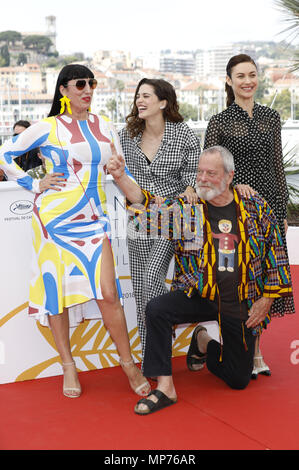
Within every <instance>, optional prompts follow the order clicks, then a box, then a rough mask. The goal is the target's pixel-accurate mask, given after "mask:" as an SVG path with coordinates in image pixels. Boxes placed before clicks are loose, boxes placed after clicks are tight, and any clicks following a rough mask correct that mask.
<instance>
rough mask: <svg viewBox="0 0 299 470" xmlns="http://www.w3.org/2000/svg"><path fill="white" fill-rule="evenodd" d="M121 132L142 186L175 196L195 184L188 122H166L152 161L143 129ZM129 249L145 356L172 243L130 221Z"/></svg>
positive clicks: (195, 142)
mask: <svg viewBox="0 0 299 470" xmlns="http://www.w3.org/2000/svg"><path fill="white" fill-rule="evenodd" d="M119 134H120V142H121V146H122V149H123V154H124V157H125V160H126V165H127V167H128V169H129V171H130V172H131V174H132V175H133V176H134V178H135V179H136V181H137V183H138V184H139V185H140V186H141V187H142V188H143V189H146V190H147V191H150V192H151V193H153V194H154V195H155V196H162V197H169V198H174V197H177V196H178V195H179V194H181V193H183V192H184V191H185V189H186V188H187V186H192V187H195V182H196V173H197V166H198V160H199V155H200V151H201V149H200V141H199V139H198V137H197V136H196V135H195V134H194V132H193V131H192V130H191V129H190V128H189V127H188V125H187V124H186V123H184V122H179V123H173V122H169V121H166V122H165V130H164V135H163V138H162V141H161V145H160V147H159V149H158V151H157V153H156V155H155V157H154V159H153V160H152V161H151V162H150V161H149V160H148V159H147V157H146V155H145V154H144V153H143V152H142V150H141V147H140V143H141V138H142V133H140V134H139V135H138V136H136V137H134V138H130V136H129V134H128V132H127V130H126V128H124V129H122V130H121V131H120V133H119ZM128 252H129V262H130V271H131V279H132V285H133V290H134V296H135V301H136V310H137V325H138V332H139V336H140V341H141V348H142V356H143V353H144V348H145V336H146V328H145V308H146V305H147V303H148V301H149V300H151V299H152V298H154V297H157V296H159V295H162V294H165V293H166V292H167V289H166V287H165V278H166V275H167V271H168V268H169V263H170V261H171V259H172V257H173V245H172V242H171V241H169V240H167V239H165V238H149V237H148V236H147V235H145V234H143V233H139V232H137V230H136V226H135V224H134V223H133V222H132V221H131V222H130V223H129V224H128Z"/></svg>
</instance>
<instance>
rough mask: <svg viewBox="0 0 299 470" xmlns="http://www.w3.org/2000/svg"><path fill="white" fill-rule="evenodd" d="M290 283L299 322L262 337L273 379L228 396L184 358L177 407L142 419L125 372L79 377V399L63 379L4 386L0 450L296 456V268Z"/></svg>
mask: <svg viewBox="0 0 299 470" xmlns="http://www.w3.org/2000/svg"><path fill="white" fill-rule="evenodd" d="M292 275H293V285H294V290H295V302H296V311H297V314H296V315H293V316H288V317H285V318H283V319H274V320H273V321H272V325H271V327H270V328H269V330H268V331H266V332H265V333H264V335H263V337H262V351H263V353H264V356H265V359H266V362H267V363H268V364H269V365H270V367H271V370H272V376H271V377H263V376H260V377H259V378H258V380H256V381H251V383H250V384H249V386H248V387H247V388H246V389H245V390H242V391H236V390H231V389H229V388H228V387H227V386H226V385H225V384H223V383H222V382H221V381H220V380H219V379H217V378H216V377H214V376H212V375H211V374H210V373H209V372H208V371H207V370H206V369H204V370H203V371H201V372H199V373H191V372H189V371H188V370H187V368H186V366H185V357H179V358H176V359H174V360H173V367H174V379H175V384H176V388H177V392H178V403H177V404H176V405H174V406H171V407H170V408H168V409H165V410H163V411H161V412H158V413H155V414H153V415H150V416H144V417H142V416H137V415H135V414H134V412H133V408H134V405H135V403H136V401H137V398H136V396H135V395H134V393H133V392H131V391H130V389H129V388H128V385H127V381H126V378H125V376H124V375H123V373H122V371H121V369H120V367H115V368H111V369H103V370H98V371H92V372H84V373H81V374H80V381H81V384H82V387H83V392H84V393H83V394H82V396H81V398H79V399H67V398H65V397H64V396H63V395H62V393H61V384H62V378H61V377H52V378H47V379H39V380H35V381H27V382H19V383H13V384H6V385H1V386H0V397H1V400H0V416H1V429H0V449H2V450H3V449H5V450H13V449H44V450H46V449H56V450H59V449H86V450H87V449H109V450H121V449H126V450H132V449H151V450H163V449H164V450H165V449H167V450H173V449H184V450H190V449H191V450H195V449H206V450H211V449H219V450H221V449H227V450H230V449H235V450H237V449H243V450H262V449H273V450H274V449H281V450H283V449H289V450H293V449H299V433H298V422H299V404H298V391H299V317H298V312H299V289H298V287H297V286H298V285H299V266H296V267H292ZM296 341H297V345H296V344H295V342H296ZM292 343H293V346H295V349H292ZM296 351H298V353H296ZM292 354H293V356H291V355H292ZM291 359H292V360H293V363H292V361H291ZM297 363H298V364H297Z"/></svg>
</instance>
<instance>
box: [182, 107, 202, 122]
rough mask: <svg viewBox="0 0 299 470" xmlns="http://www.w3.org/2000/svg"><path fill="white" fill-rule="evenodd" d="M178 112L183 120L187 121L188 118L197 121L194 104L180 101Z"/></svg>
mask: <svg viewBox="0 0 299 470" xmlns="http://www.w3.org/2000/svg"><path fill="white" fill-rule="evenodd" d="M179 112H180V114H181V115H182V116H183V118H184V120H185V121H188V120H189V119H191V120H192V121H197V115H198V111H197V107H196V106H192V105H191V104H189V103H180V108H179Z"/></svg>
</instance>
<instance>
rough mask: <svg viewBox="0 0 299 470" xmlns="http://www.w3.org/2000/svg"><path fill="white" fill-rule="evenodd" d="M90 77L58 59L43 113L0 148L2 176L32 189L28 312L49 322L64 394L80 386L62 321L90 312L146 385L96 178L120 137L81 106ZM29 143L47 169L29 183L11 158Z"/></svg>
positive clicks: (134, 383) (138, 389)
mask: <svg viewBox="0 0 299 470" xmlns="http://www.w3.org/2000/svg"><path fill="white" fill-rule="evenodd" d="M96 84H97V83H96V80H95V79H94V76H93V73H92V72H91V71H90V70H89V69H88V68H86V67H84V66H81V65H76V64H72V65H67V66H65V67H64V68H63V69H62V70H61V71H60V74H59V76H58V79H57V83H56V89H55V94H54V98H53V104H52V108H51V111H50V113H49V116H48V118H46V119H43V120H42V121H40V122H38V123H35V124H34V125H32V126H30V127H29V128H28V129H26V130H25V131H24V132H22V133H21V134H19V135H18V136H15V137H13V138H12V139H11V140H9V141H7V142H5V144H4V145H3V146H2V147H1V149H0V166H1V168H3V170H4V171H5V173H6V175H7V176H8V178H9V179H12V180H15V181H17V182H18V183H19V184H20V185H21V186H23V187H25V188H26V189H29V190H32V191H34V192H36V193H38V194H37V196H36V198H35V201H34V208H33V215H32V233H33V247H34V250H33V253H34V255H33V256H32V266H31V279H30V293H29V315H30V316H31V317H32V318H34V319H36V320H38V321H39V322H40V323H41V324H42V325H43V326H50V328H51V332H52V334H53V337H54V341H55V344H56V348H57V350H58V352H59V355H60V358H61V361H62V367H63V372H64V383H63V394H64V395H65V396H67V397H70V398H76V397H79V396H80V394H81V387H80V383H79V379H78V376H77V372H76V365H75V362H74V360H73V356H72V351H71V346H70V339H69V326H70V325H71V326H76V325H77V324H78V323H79V322H81V321H82V320H83V319H91V318H103V320H104V323H105V327H106V329H107V330H108V331H109V333H110V335H111V337H112V339H113V341H114V342H115V344H116V348H117V351H118V353H119V356H120V363H121V365H122V367H123V369H124V371H125V373H126V375H127V377H128V379H129V383H130V386H131V388H132V389H133V390H134V391H135V393H137V394H138V395H144V394H147V393H148V391H149V389H150V386H149V384H148V382H147V381H146V380H145V379H144V377H143V376H142V374H141V372H140V370H139V368H138V367H137V366H136V365H135V364H134V361H133V359H132V357H131V350H130V343H129V337H128V331H127V325H126V319H125V316H124V312H123V308H122V293H121V288H120V283H119V279H118V276H117V273H116V272H115V266H114V259H113V254H112V249H111V236H112V235H111V226H110V221H109V216H108V213H107V209H106V194H105V187H104V182H105V166H106V165H107V164H108V162H109V159H111V158H112V156H113V154H114V153H116V148H117V149H118V151H119V152H120V145H119V138H118V134H117V132H116V131H115V129H114V127H113V125H112V124H111V123H110V122H108V121H107V120H105V119H103V118H100V117H98V116H96V115H94V114H92V113H90V112H89V107H90V103H91V100H92V95H93V90H94V88H95V87H96ZM112 142H113V145H112ZM37 146H39V147H40V152H41V154H42V157H43V158H44V160H45V165H46V171H47V175H46V176H45V177H44V178H43V179H42V180H35V184H34V181H33V179H32V178H31V177H30V176H29V175H26V173H24V172H23V171H22V170H21V169H20V168H19V167H18V166H17V165H16V164H15V162H14V158H16V157H17V156H18V155H20V154H23V153H24V152H25V151H28V150H29V149H30V148H34V147H37ZM126 177H127V179H128V181H129V186H128V187H129V188H134V194H131V197H132V198H133V199H134V200H135V202H140V201H139V199H142V197H143V196H142V192H141V190H140V188H139V186H138V185H137V184H136V182H135V180H134V179H133V178H132V176H131V175H130V174H129V172H127V173H126ZM135 195H136V198H137V199H135ZM25 203H26V201H25ZM25 203H24V201H18V204H17V205H16V206H15V208H14V210H15V211H20V210H25V209H26V204H25ZM90 300H96V303H97V305H98V307H99V308H98V309H97V308H96V309H95V310H93V311H92V312H90V311H88V310H89V309H88V303H89V302H90ZM78 306H80V308H78V309H77V308H76V307H78Z"/></svg>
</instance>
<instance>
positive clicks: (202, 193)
mask: <svg viewBox="0 0 299 470" xmlns="http://www.w3.org/2000/svg"><path fill="white" fill-rule="evenodd" d="M206 185H208V186H209V188H201V186H200V183H196V188H195V190H196V194H197V196H198V197H200V199H204V200H205V201H211V199H214V198H215V197H217V196H220V194H222V193H223V192H224V191H225V189H226V182H225V181H224V180H223V181H221V183H220V186H219V187H218V188H217V187H215V186H212V184H211V183H206ZM206 185H205V186H206Z"/></svg>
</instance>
